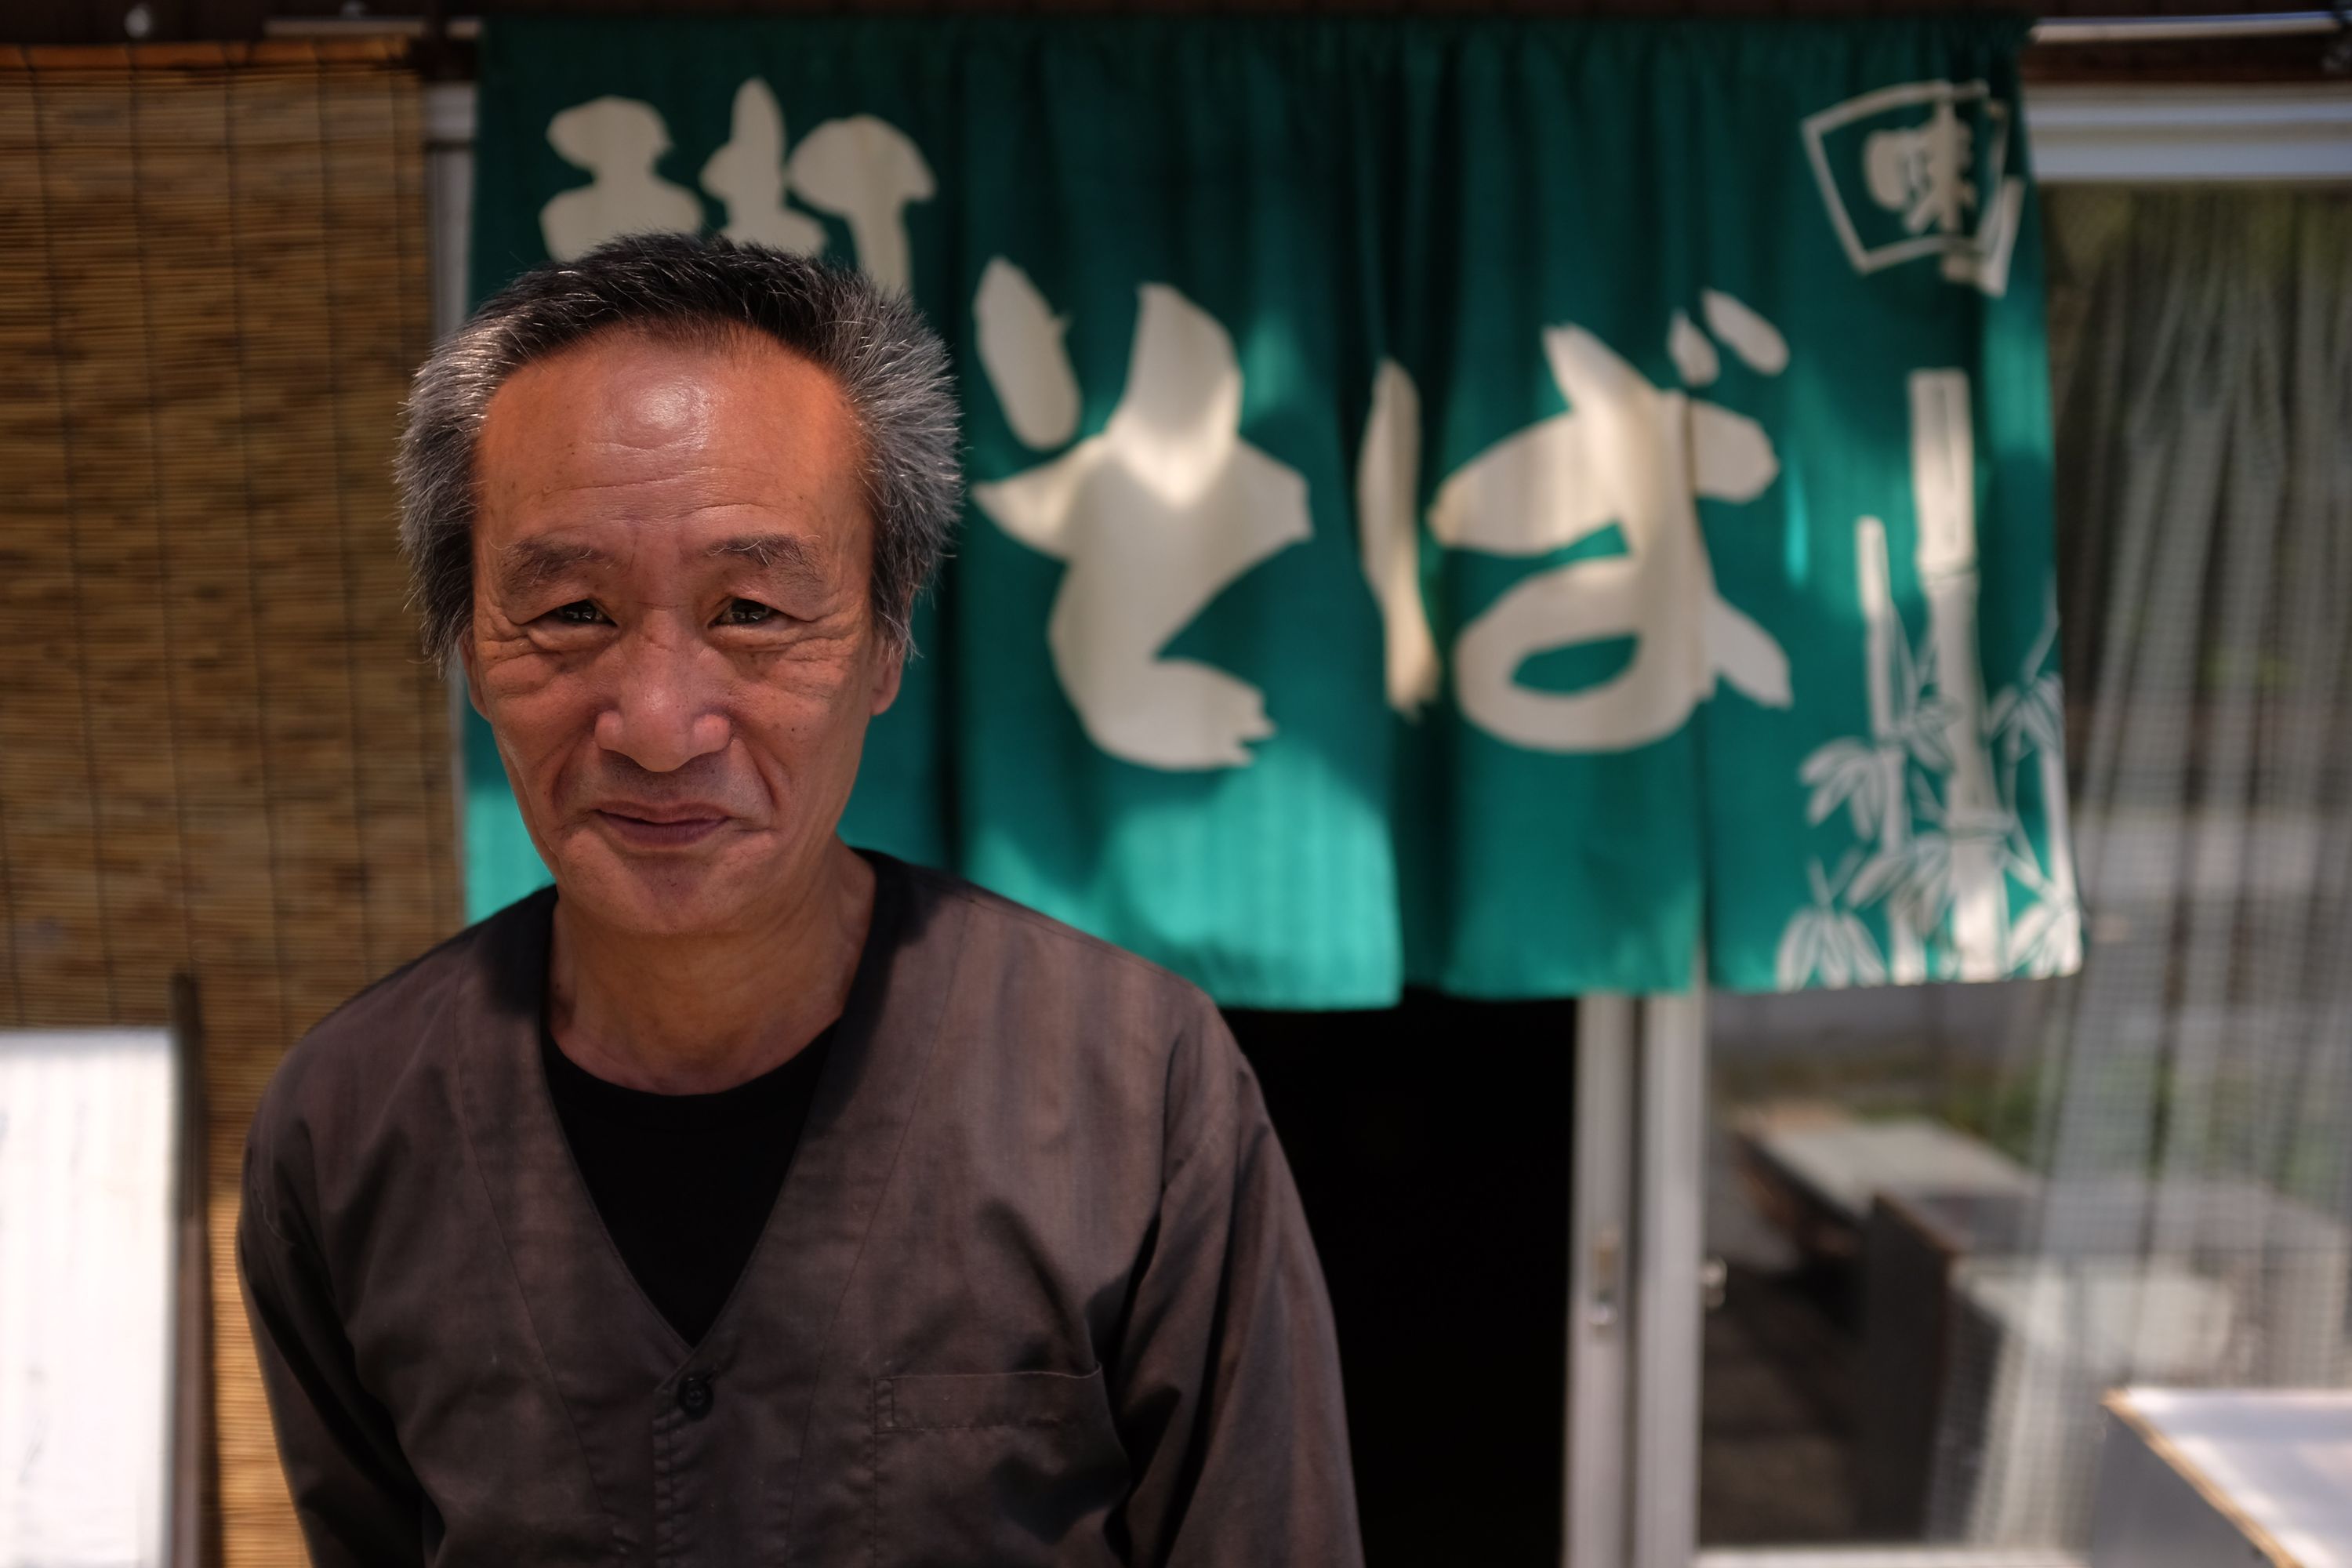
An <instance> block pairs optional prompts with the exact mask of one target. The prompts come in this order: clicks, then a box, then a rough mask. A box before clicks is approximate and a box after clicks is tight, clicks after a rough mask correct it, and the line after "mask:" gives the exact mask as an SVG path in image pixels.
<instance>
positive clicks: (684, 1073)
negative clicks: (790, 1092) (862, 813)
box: [547, 839, 874, 1094]
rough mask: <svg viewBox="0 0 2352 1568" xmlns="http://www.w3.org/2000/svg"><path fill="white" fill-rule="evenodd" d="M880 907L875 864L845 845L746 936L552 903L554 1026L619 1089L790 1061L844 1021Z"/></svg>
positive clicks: (683, 1085) (759, 1069)
mask: <svg viewBox="0 0 2352 1568" xmlns="http://www.w3.org/2000/svg"><path fill="white" fill-rule="evenodd" d="M873 915H874V868H872V867H871V866H869V865H867V864H866V860H865V859H864V858H863V857H861V856H859V855H858V854H857V853H856V851H855V850H853V849H851V848H849V847H847V846H846V845H844V844H842V843H841V842H840V841H839V840H838V839H836V840H835V841H834V842H833V844H832V845H831V846H830V847H829V848H828V849H827V851H826V855H825V858H824V864H823V867H822V868H821V869H820V871H819V873H818V874H817V875H816V876H815V877H814V878H811V879H809V881H808V884H807V885H806V887H805V888H804V889H802V890H801V891H800V892H799V893H798V894H797V896H795V897H794V898H793V899H792V900H789V901H787V902H784V903H782V904H781V905H780V906H779V907H778V908H777V909H776V910H775V911H774V912H773V914H772V916H771V917H770V918H768V919H767V920H764V921H761V922H759V923H758V924H756V925H751V926H747V927H746V928H745V929H743V930H740V931H723V932H713V933H706V934H698V935H696V936H692V937H681V938H673V939H654V940H650V941H649V940H647V939H646V937H645V936H643V935H642V934H640V933H636V932H624V931H614V930H612V929H610V928H608V927H604V926H600V925H598V924H597V923H596V921H594V919H593V917H591V916H588V915H585V914H583V913H582V912H580V911H579V910H575V909H574V908H573V907H572V906H571V905H568V904H566V903H564V902H563V901H562V899H561V898H560V897H559V898H558V900H557V901H556V905H555V930H554V940H553V942H552V944H551V950H550V952H549V956H548V985H547V1005H548V1025H549V1026H550V1028H551V1029H552V1030H553V1031H554V1034H555V1040H556V1044H557V1045H558V1046H559V1047H561V1048H562V1052H563V1054H564V1055H565V1056H567V1057H570V1058H572V1060H573V1061H575V1062H577V1063H578V1064H579V1065H580V1066H582V1067H583V1068H586V1069H587V1070H588V1071H590V1072H592V1073H593V1074H595V1075H596V1076H597V1077H598V1078H601V1079H605V1080H606V1081H608V1082H611V1083H617V1084H620V1085H623V1086H624V1087H625V1088H629V1089H649V1090H653V1091H655V1092H656V1093H661V1094H709V1093H715V1092H716V1091H718V1090H719V1089H732V1088H734V1087H735V1086H736V1085H737V1084H740V1083H746V1082H749V1081H750V1080H751V1079H755V1078H757V1077H759V1076H760V1075H761V1073H764V1072H768V1071H770V1070H772V1069H773V1068H778V1067H781V1066H782V1065H783V1064H784V1063H785V1062H787V1061H789V1060H791V1059H792V1058H793V1057H794V1056H796V1055H798V1054H799V1053H800V1050H801V1047H803V1046H805V1045H807V1044H808V1043H809V1042H810V1041H811V1040H813V1039H814V1038H815V1037H817V1036H818V1035H819V1034H821V1033H822V1032H823V1031H824V1028H825V1026H828V1025H829V1024H831V1023H832V1022H833V1021H834V1020H835V1018H837V1017H839V1016H841V1010H842V1008H843V1006H844V1005H845V1004H846V1003H847V1002H848V1000H849V988H850V983H851V982H852V981H853V980H854V979H856V973H857V962H858V957H859V954H860V953H861V952H864V950H865V946H866V927H867V926H868V924H869V923H870V922H871V921H872V920H873Z"/></svg>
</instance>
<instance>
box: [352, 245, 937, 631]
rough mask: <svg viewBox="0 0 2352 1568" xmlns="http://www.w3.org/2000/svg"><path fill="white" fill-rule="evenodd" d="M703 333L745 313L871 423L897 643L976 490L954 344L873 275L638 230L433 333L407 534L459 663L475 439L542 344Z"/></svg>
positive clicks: (416, 397)
mask: <svg viewBox="0 0 2352 1568" xmlns="http://www.w3.org/2000/svg"><path fill="white" fill-rule="evenodd" d="M625 328H626V329H635V330H639V331H655V332H660V333H663V334H665V335H668V334H679V335H683V336H685V337H686V338H688V339H689V340H699V339H702V338H704V337H706V336H719V337H723V336H724V335H726V334H729V333H731V332H734V331H742V330H749V331H753V332H756V333H761V334H763V335H765V336H767V337H769V338H772V339H773V340H774V341H775V342H778V343H781V344H782V345H783V346H784V347H785V348H787V349H789V350H791V351H792V352H793V353H796V354H798V355H800V356H801V357H802V358H803V359H806V360H808V361H809V362H810V363H814V365H816V366H817V367H818V368H819V369H821V370H823V371H824V372H826V373H827V374H830V375H831V376H832V377H833V379H834V380H835V383H837V384H839V386H840V387H841V390H842V392H843V393H844V394H845V395H846V397H847V398H848V401H849V405H850V408H851V411H852V413H853V415H854V416H855V417H856V420H857V424H858V427H859V430H860V432H861V434H862V435H863V437H864V445H865V454H864V473H863V475H862V479H863V481H864V486H865V490H866V510H867V511H868V512H869V514H870V515H871V516H872V518H873V521H874V561H873V587H872V598H873V613H874V618H875V621H876V623H877V625H878V626H880V628H881V632H882V637H883V640H884V642H885V644H886V646H887V647H889V648H890V649H891V650H892V651H893V652H896V653H901V654H903V653H905V652H906V651H907V649H908V646H909V644H910V641H911V637H910V631H909V622H910V620H911V617H912V616H913V614H914V605H915V599H916V596H917V595H919V593H920V592H921V591H922V588H923V584H925V582H926V581H928V580H929V577H930V574H931V573H932V571H933V570H934V569H935V568H936V567H937V566H938V564H939V561H940V556H941V555H942V554H943V553H945V552H946V549H947V541H948V533H949V531H950V529H951V528H952V527H953V526H954V524H955V520H956V517H957V515H958V513H959V512H960V511H961V506H962V476H961V471H960V468H959V464H958V461H957V457H958V436H957V426H956V402H955V387H954V383H953V381H952V379H951V378H950V375H949V373H948V355H947V349H946V347H945V346H944V345H943V344H941V343H940V339H939V335H938V334H937V333H935V332H933V331H931V329H930V328H929V326H927V325H925V324H924V321H923V319H922V316H921V314H920V313H919V312H918V311H917V310H916V309H915V307H914V306H913V305H911V304H909V303H908V302H907V300H904V299H903V298H900V297H899V296H898V295H895V294H891V293H888V292H887V291H886V290H884V289H882V288H880V287H879V286H878V285H877V284H875V283H873V282H872V281H870V280H868V279H866V278H864V277H863V276H861V275H859V274H857V273H855V272H850V271H845V270H843V269H841V268H832V267H826V266H824V265H821V264H819V263H817V262H814V261H810V260H806V259H803V258H801V257H797V256H793V255H790V254H788V253H786V252H784V251H781V250H772V249H770V248H769V247H765V246H761V245H747V244H739V243H737V242H735V241H732V240H728V239H723V238H718V237H709V238H701V237H695V236H693V235H686V234H646V235H635V236H632V237H628V238H625V239H616V240H614V241H612V242H610V243H609V244H605V245H601V246H599V247H596V248H595V249H593V250H592V251H590V252H588V253H587V254H586V255H585V256H583V257H581V258H578V259H576V260H573V261H568V262H550V263H548V264H547V265H545V266H541V267H535V268H531V269H530V271H528V272H526V273H524V274H523V275H522V276H521V277H520V278H518V279H515V280H514V281H513V282H512V283H509V284H508V285H507V286H506V288H505V289H501V290H500V291H499V293H497V294H496V295H494V296H492V297H491V298H490V299H489V300H487V301H486V302H485V303H484V304H483V305H482V307H481V309H479V310H476V311H475V312H474V314H473V317H472V318H471V319H470V320H469V321H467V322H466V324H465V325H464V326H462V327H460V328H459V329H457V331H455V332H453V333H451V334H450V336H449V337H448V338H447V339H446V340H445V341H444V342H442V343H441V345H440V346H439V347H437V348H436V349H435V350H434V351H433V353H432V356H431V357H430V358H428V359H427V360H426V361H425V363H424V366H423V367H422V368H421V369H419V370H418V371H417V373H416V382H415V386H414V388H413V389H412V390H411V391H410V393H409V397H408V409H407V428H406V429H405V430H404V432H403V433H402V436H401V441H400V458H399V463H398V473H399V479H400V491H401V513H400V543H401V549H402V552H404V554H405V555H406V556H407V557H408V572H409V582H410V585H411V593H412V595H413V597H414V601H415V605H416V608H417V610H418V612H419V613H420V615H421V616H422V617H423V619H424V623H425V624H424V634H425V647H426V648H427V649H428V650H430V651H431V653H432V654H433V656H434V658H436V659H438V660H440V661H441V662H442V663H443V664H444V665H445V666H446V663H447V661H448V658H449V655H450V653H451V651H452V650H453V649H454V648H456V647H457V643H458V639H459V638H461V637H463V636H464V635H465V633H466V629H467V626H469V625H470V624H471V622H472V620H473V613H474V546H473V525H474V500H475V479H476V476H475V472H474V454H475V448H476V447H477V446H478V443H479V440H480V437H481V430H482V416H483V414H484V412H485V411H486V410H487V409H488V407H489V404H490V399H491V397H492V396H493V395H495V394H496V393H497V392H498V390H499V387H500V386H501V385H503V384H505V382H506V379H507V377H509V376H510V375H512V374H514V373H515V372H516V371H517V370H520V368H521V367H522V366H524V365H526V364H529V363H531V362H532V361H533V360H538V359H544V358H546V357H547V356H549V355H551V354H553V353H557V352H558V351H560V350H562V349H565V348H568V347H570V346H572V344H574V343H578V342H583V341H584V340H585V339H588V338H590V337H593V336H594V335H596V334H598V333H600V332H605V331H614V330H616V329H625Z"/></svg>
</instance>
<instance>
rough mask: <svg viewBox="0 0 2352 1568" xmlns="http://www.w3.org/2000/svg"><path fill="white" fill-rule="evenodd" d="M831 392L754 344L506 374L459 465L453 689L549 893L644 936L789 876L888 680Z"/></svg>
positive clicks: (765, 911) (597, 357)
mask: <svg viewBox="0 0 2352 1568" xmlns="http://www.w3.org/2000/svg"><path fill="white" fill-rule="evenodd" d="M861 455H862V448H861V445H860V436H859V433H858V430H857V426H856V420H855V417H854V416H853V415H852V413H851V411H850V407H849V404H848V401H847V399H846V398H845V397H844V395H842V393H841V390H840V388H839V387H838V386H837V385H836V384H835V382H834V381H833V379H832V378H831V377H830V376H828V375H827V374H825V373H824V372H823V371H821V370H819V369H817V368H816V367H815V366H814V365H812V364H810V363H808V362H806V361H804V360H802V359H800V358H798V357H797V356H795V355H793V354H792V353H789V352H788V351H786V350H784V349H783V348H782V347H780V346H778V345H776V344H775V343H773V342H769V341H767V340H765V339H758V338H752V337H750V336H746V337H744V338H743V339H741V340H740V341H735V342H730V343H729V344H727V345H726V346H723V347H719V348H704V347H698V346H692V345H681V344H677V343H672V342H664V341H660V340H657V339H654V338H649V337H646V336H643V335H640V334H637V333H634V332H626V331H615V332H608V333H604V334H602V335H600V336H597V337H594V338H591V339H589V340H588V341H586V342H583V343H581V344H578V345H576V346H574V347H572V348H571V349H569V350H566V351H565V352H563V353H560V354H557V355H554V356H552V357H550V358H548V359H544V360H540V361H537V362H535V363H531V364H529V365H526V366H524V367H523V368H522V369H521V370H520V371H518V372H516V373H515V374H514V375H513V376H511V377H510V378H509V380H508V381H507V383H506V384H504V385H503V386H501V387H500V388H499V392H498V394H497V395H496V396H494V397H493V398H492V399H491V400H490V404H489V407H488V411H487V413H486V415H485V416H484V420H483V425H482V432H481V440H480V445H479V447H478V453H477V458H476V485H477V497H478V504H477V507H476V511H475V521H474V534H473V547H474V621H473V626H472V629H471V632H470V634H469V636H468V637H467V639H466V641H465V644H464V647H463V649H462V656H463V658H464V661H465V666H466V675H467V683H468V685H469V687H470V689H471V690H472V693H473V699H474V706H475V707H476V708H478V709H479V710H481V713H482V715H483V717H484V718H486V719H488V721H489V723H490V728H491V730H492V731H494V732H495V733H496V734H497V736H498V742H499V755H500V756H501V757H502V758H503V759H504V760H505V763H506V767H507V774H508V776H509V778H510V779H511V780H512V781H513V784H514V791H515V798H516V801H517V803H518V804H519V805H520V806H521V808H522V816H523V821H524V823H525V825H526V826H528V827H529V828H530V837H531V842H532V843H534V844H536V845H537V846H538V847H539V852H540V854H541V856H542V857H544V858H545V859H546V861H547V863H548V865H549V866H550V867H551V868H552V869H553V870H554V872H555V878H556V881H557V884H558V885H559V886H560V887H561V888H562V892H563V898H564V900H565V901H566V902H567V903H572V904H575V905H576V906H578V907H580V908H581V909H582V910H583V912H585V913H589V914H591V915H593V916H594V917H596V918H597V919H599V920H601V921H608V922H610V923H612V924H614V925H617V926H620V927H623V928H625V929H628V930H634V931H644V932H646V933H647V934H653V933H663V934H688V933H693V932H713V931H725V930H730V929H740V928H742V927H746V926H751V925H756V924H758V923H760V922H761V921H763V920H764V919H766V918H769V917H772V915H774V914H775V913H776V912H778V911H779V910H781V909H782V908H783V907H785V906H787V905H789V904H790V903H791V902H792V901H793V900H794V899H796V898H797V897H799V896H800V895H801V894H802V892H803V890H805V889H808V888H809V887H811V886H812V885H813V880H814V878H815V877H816V876H817V874H818V872H819V870H820V868H822V866H823V864H824V858H825V855H826V853H827V851H828V849H829V847H830V846H831V845H832V843H833V832H834V827H835V824H836V823H837V822H838V821H839V820H840V816H841V812H842V808H843V806H844V805H845V804H846V802H847V801H848V798H849V789H850V785H851V784H852V783H853V782H854V781H855V780H856V775H857V758H858V753H859V751H860V749H861V748H862V746H863V745H864V742H865V738H866V721H868V720H869V719H871V718H872V717H873V716H874V715H875V714H877V713H879V712H880V711H882V710H883V709H885V708H887V707H888V706H889V705H890V701H891V699H892V698H894V697H895V696H896V695H897V694H898V668H899V665H898V658H897V657H896V656H895V655H892V654H890V653H889V652H887V650H886V648H885V647H884V644H883V641H882V638H881V637H880V635H879V628H878V627H877V625H876V624H875V621H874V617H873V615H872V613H871V608H870V604H869V600H868V595H867V585H868V577H869V574H870V572H871V565H872V560H873V524H872V521H871V519H870V518H869V517H868V516H867V514H866V504H865V500H864V495H863V491H862V489H861V487H860V485H859V482H858V467H859V461H860V458H861Z"/></svg>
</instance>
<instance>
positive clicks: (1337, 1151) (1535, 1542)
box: [1226, 992, 1575, 1568]
mask: <svg viewBox="0 0 2352 1568" xmlns="http://www.w3.org/2000/svg"><path fill="white" fill-rule="evenodd" d="M1226 1016H1227V1017H1228V1018H1229V1019H1230V1020H1231V1021H1232V1024H1233V1027H1234V1035H1235V1037H1237V1038H1238V1039H1239V1040H1240V1042H1241V1045H1242V1049H1243V1051H1244V1053H1245V1054H1246V1055H1247V1056H1248V1058H1249V1059H1250V1062H1251V1065H1252V1066H1253V1067H1254V1068H1255V1069H1256V1072H1257V1075H1258V1080H1259V1082H1260V1083H1261V1084H1262V1085H1263V1086H1264V1088H1265V1099H1266V1107H1267V1110H1268V1112H1269V1114H1270V1115H1271V1116H1272V1117H1273V1119H1274V1125H1275V1130H1276V1132H1278V1133H1279V1134H1280V1136H1281V1138H1282V1145H1283V1150H1284V1152H1285V1153H1286V1155H1287V1156H1288V1158H1289V1161H1290V1166H1291V1170H1292V1172H1293V1173H1294V1174H1295V1175H1296V1176H1297V1182H1298V1191H1299V1198H1300V1201H1301V1202H1302V1203H1303V1204H1304V1205H1305V1206H1306V1209H1307V1223H1308V1224H1309V1225H1310V1226H1312V1227H1313V1229H1314V1233H1315V1245H1316V1248H1317V1250H1318V1252H1319V1253H1320V1254H1321V1257H1322V1259H1323V1273H1324V1277H1325V1279H1326V1280H1327V1281H1328V1283H1329V1286H1330V1290H1331V1305H1332V1311H1333V1314H1334V1315H1335V1316H1336V1318H1337V1319H1338V1321H1339V1355H1340V1360H1341V1363H1342V1367H1343V1371H1344V1374H1345V1376H1346V1379H1347V1387H1348V1425H1349V1438H1350V1442H1351V1444H1352V1446H1353V1447H1354V1451H1355V1461H1356V1489H1357V1496H1358V1500H1359V1504H1360V1509H1361V1510H1362V1516H1363V1524H1364V1552H1365V1556H1366V1558H1367V1560H1368V1562H1369V1563H1370V1568H1422V1565H1423V1564H1427V1563H1480V1564H1483V1565H1488V1568H1523V1565H1524V1568H1554V1565H1556V1564H1557V1563H1559V1550H1560V1531H1559V1521H1560V1486H1561V1449H1562V1444H1561V1422H1562V1419H1563V1410H1564V1405H1563V1403H1562V1401H1563V1396H1564V1391H1565V1388H1566V1382H1565V1379H1566V1368H1567V1347H1566V1328H1565V1325H1566V1323H1567V1321H1568V1225H1569V1179H1570V1169H1571V1166H1570V1133H1571V1130H1572V1128H1573V1126H1574V1113H1575V1108H1574V1105H1573V1103H1572V1096H1573V1090H1574V1084H1575V1056H1574V1042H1575V1005H1574V1004H1573V1003H1571V1002H1514V1003H1493V1002H1463V1001H1456V1000H1454V999H1453V998H1450V997H1444V996H1439V995H1434V994H1429V993H1425V992H1407V993H1406V994H1405V998H1404V1001H1403V1004H1402V1005H1400V1006H1397V1007H1392V1008H1387V1009H1384V1010H1381V1011H1379V1012H1365V1013H1259V1012H1244V1011H1234V1012H1230V1013H1228V1014H1227V1015H1226Z"/></svg>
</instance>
